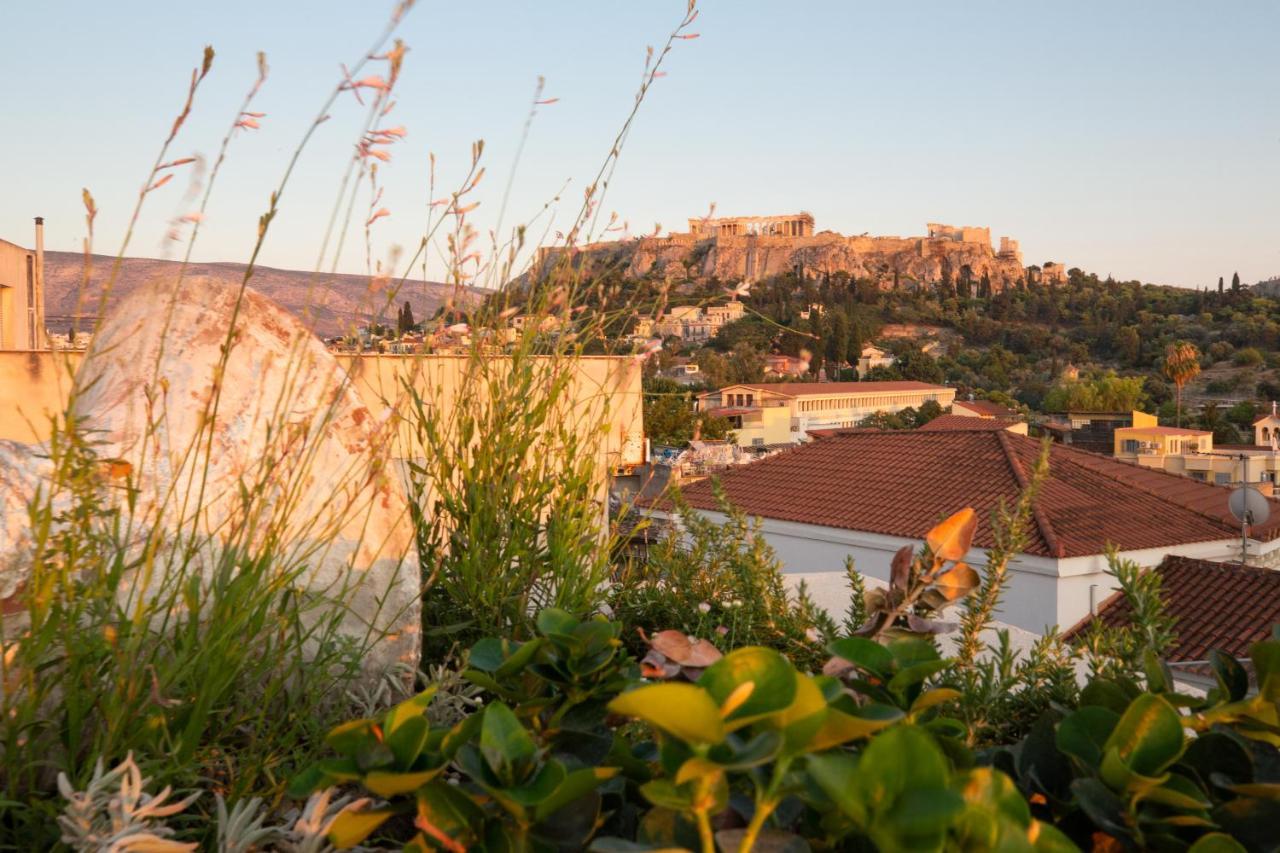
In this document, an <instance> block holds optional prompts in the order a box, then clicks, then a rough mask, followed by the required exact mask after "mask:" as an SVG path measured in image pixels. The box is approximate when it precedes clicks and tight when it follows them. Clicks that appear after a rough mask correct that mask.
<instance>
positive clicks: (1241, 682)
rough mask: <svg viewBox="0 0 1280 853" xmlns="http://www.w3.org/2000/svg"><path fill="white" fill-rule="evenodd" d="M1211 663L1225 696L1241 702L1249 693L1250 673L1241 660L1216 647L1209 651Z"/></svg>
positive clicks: (1229, 699) (1232, 700)
mask: <svg viewBox="0 0 1280 853" xmlns="http://www.w3.org/2000/svg"><path fill="white" fill-rule="evenodd" d="M1209 663H1210V665H1212V666H1213V674H1214V676H1215V677H1216V678H1217V679H1218V686H1219V687H1220V688H1222V694H1223V697H1224V698H1226V699H1227V700H1228V701H1231V702H1239V701H1240V700H1241V699H1243V698H1244V697H1245V696H1246V695H1247V694H1248V692H1249V673H1248V672H1247V671H1246V670H1245V668H1244V667H1243V666H1241V664H1240V661H1238V660H1236V659H1235V658H1233V657H1232V656H1231V655H1229V654H1227V653H1225V652H1220V651H1218V650H1217V649H1214V650H1213V651H1211V652H1209Z"/></svg>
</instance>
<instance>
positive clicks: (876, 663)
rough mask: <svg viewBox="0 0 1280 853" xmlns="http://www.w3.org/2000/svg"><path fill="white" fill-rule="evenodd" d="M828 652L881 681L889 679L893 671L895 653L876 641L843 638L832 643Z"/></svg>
mask: <svg viewBox="0 0 1280 853" xmlns="http://www.w3.org/2000/svg"><path fill="white" fill-rule="evenodd" d="M827 651H829V652H831V654H833V655H835V656H836V657H841V658H844V659H845V660H847V661H848V662H849V663H851V664H854V665H855V666H857V667H858V668H860V669H862V670H863V671H865V672H869V673H871V674H872V675H878V676H879V677H880V678H881V679H885V678H888V677H889V673H891V672H892V671H893V653H892V652H890V651H889V650H888V649H886V648H885V647H884V646H882V645H880V644H879V643H877V642H875V641H874V640H868V639H865V638H863V637H842V638H840V639H839V640H834V641H832V642H831V643H830V644H829V645H828V646H827Z"/></svg>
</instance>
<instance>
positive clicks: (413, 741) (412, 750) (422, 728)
mask: <svg viewBox="0 0 1280 853" xmlns="http://www.w3.org/2000/svg"><path fill="white" fill-rule="evenodd" d="M430 734H431V724H430V723H429V722H427V718H426V717H411V718H409V719H407V720H405V721H404V722H402V723H401V724H400V725H399V726H398V727H397V728H396V729H395V731H391V732H388V734H387V747H388V748H389V749H390V750H391V754H392V755H394V756H395V757H396V766H397V767H399V768H400V769H401V770H408V769H409V768H411V767H412V766H413V762H414V761H415V760H417V758H418V756H419V755H420V754H421V753H422V748H423V747H424V746H425V745H426V743H427V737H428V735H430Z"/></svg>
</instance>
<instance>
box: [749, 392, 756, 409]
mask: <svg viewBox="0 0 1280 853" xmlns="http://www.w3.org/2000/svg"><path fill="white" fill-rule="evenodd" d="M755 404H756V395H755V394H748V395H747V405H748V406H754V405H755Z"/></svg>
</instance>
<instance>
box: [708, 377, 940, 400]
mask: <svg viewBox="0 0 1280 853" xmlns="http://www.w3.org/2000/svg"><path fill="white" fill-rule="evenodd" d="M725 387H726V388H753V389H756V390H758V391H772V392H773V393H775V394H782V395H783V396H786V397H796V396H799V395H802V394H883V393H886V392H893V391H951V390H953V389H951V388H947V387H946V386H943V385H930V384H929V383H928V382H914V381H907V380H903V381H901V382H738V383H735V384H733V385H726V386H725ZM718 393H720V392H719V391H710V392H708V394H718ZM703 396H706V395H703Z"/></svg>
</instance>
